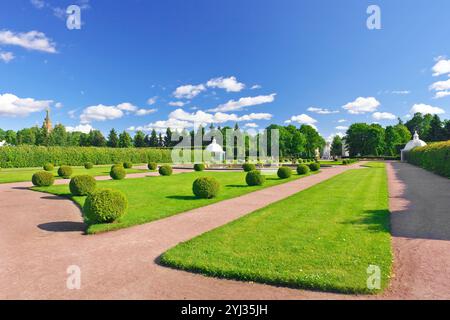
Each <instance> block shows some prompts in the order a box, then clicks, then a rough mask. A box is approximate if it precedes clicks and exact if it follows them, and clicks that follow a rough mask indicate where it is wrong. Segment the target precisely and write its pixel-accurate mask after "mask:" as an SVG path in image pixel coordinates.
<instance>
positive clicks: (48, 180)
mask: <svg viewBox="0 0 450 320" xmlns="http://www.w3.org/2000/svg"><path fill="white" fill-rule="evenodd" d="M31 182H33V185H35V186H37V187H48V186H51V185H52V184H53V183H54V182H55V177H54V176H53V174H51V173H50V172H47V171H39V172H36V173H35V174H33V177H32V178H31Z"/></svg>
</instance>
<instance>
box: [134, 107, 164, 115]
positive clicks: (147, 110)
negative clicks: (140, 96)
mask: <svg viewBox="0 0 450 320" xmlns="http://www.w3.org/2000/svg"><path fill="white" fill-rule="evenodd" d="M156 111H158V109H139V110H137V111H136V113H135V114H136V115H137V116H146V115H148V114H151V113H155V112H156Z"/></svg>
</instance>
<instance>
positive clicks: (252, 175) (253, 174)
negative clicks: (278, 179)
mask: <svg viewBox="0 0 450 320" xmlns="http://www.w3.org/2000/svg"><path fill="white" fill-rule="evenodd" d="M265 181H266V177H265V176H263V175H262V174H261V172H260V171H258V170H253V171H250V172H248V173H247V175H246V176H245V182H247V184H248V185H249V186H261V185H263V184H264V182H265Z"/></svg>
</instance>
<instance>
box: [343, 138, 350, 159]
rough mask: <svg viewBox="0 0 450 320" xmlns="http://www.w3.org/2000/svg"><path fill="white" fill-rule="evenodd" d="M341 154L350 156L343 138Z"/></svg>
mask: <svg viewBox="0 0 450 320" xmlns="http://www.w3.org/2000/svg"><path fill="white" fill-rule="evenodd" d="M342 156H343V157H350V153H349V152H348V146H347V143H345V139H342Z"/></svg>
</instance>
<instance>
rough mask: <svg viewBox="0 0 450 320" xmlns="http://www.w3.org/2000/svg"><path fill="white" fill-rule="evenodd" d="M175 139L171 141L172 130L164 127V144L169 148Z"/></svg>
mask: <svg viewBox="0 0 450 320" xmlns="http://www.w3.org/2000/svg"><path fill="white" fill-rule="evenodd" d="M174 144H175V141H172V130H170V128H167V129H166V135H165V136H164V146H166V147H168V148H170V147H173V146H174Z"/></svg>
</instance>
